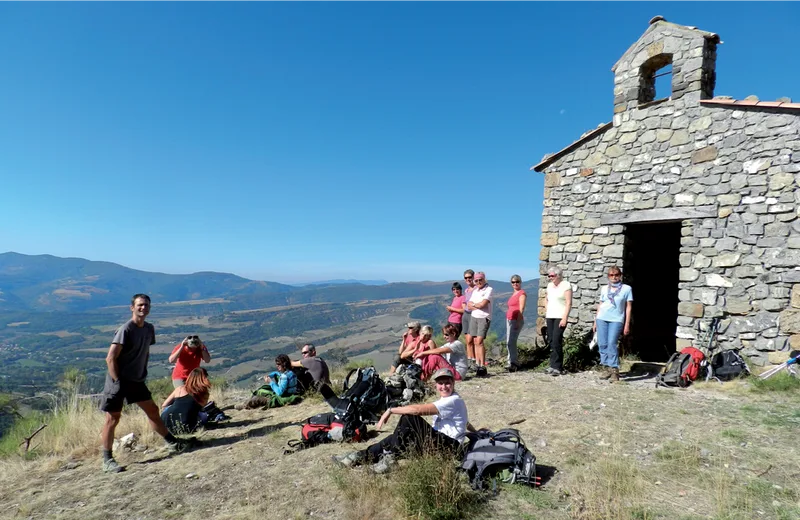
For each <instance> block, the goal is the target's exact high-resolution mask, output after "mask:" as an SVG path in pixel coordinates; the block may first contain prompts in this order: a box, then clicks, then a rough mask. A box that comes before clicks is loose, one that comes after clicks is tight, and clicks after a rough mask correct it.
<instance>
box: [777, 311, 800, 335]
mask: <svg viewBox="0 0 800 520" xmlns="http://www.w3.org/2000/svg"><path fill="white" fill-rule="evenodd" d="M778 325H779V328H780V331H781V332H783V333H784V334H800V311H796V310H793V309H786V310H785V311H782V312H781V313H780V314H779V315H778Z"/></svg>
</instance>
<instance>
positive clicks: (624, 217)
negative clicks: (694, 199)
mask: <svg viewBox="0 0 800 520" xmlns="http://www.w3.org/2000/svg"><path fill="white" fill-rule="evenodd" d="M709 217H714V218H717V207H716V206H695V207H693V208H659V209H643V210H638V211H622V212H619V213H609V214H607V215H603V216H602V217H601V218H600V223H601V224H602V225H604V226H606V225H613V224H635V223H639V222H670V221H677V220H686V219H690V218H709Z"/></svg>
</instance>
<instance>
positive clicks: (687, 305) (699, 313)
mask: <svg viewBox="0 0 800 520" xmlns="http://www.w3.org/2000/svg"><path fill="white" fill-rule="evenodd" d="M678 314H679V315H681V316H691V317H693V318H702V317H703V305H702V304H700V303H691V302H680V303H678Z"/></svg>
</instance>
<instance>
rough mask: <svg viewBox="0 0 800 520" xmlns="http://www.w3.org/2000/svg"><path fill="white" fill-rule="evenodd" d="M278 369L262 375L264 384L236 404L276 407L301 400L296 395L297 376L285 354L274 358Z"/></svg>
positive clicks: (239, 408) (248, 406) (240, 405)
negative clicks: (248, 398) (247, 398)
mask: <svg viewBox="0 0 800 520" xmlns="http://www.w3.org/2000/svg"><path fill="white" fill-rule="evenodd" d="M275 366H276V367H277V368H278V370H276V371H273V372H270V373H269V374H267V375H265V376H264V382H265V383H266V384H265V385H262V386H261V388H259V389H258V390H256V391H255V392H253V397H252V398H250V400H248V401H247V402H246V403H244V404H239V405H236V409H238V410H241V409H242V408H277V407H280V406H285V405H287V404H294V403H296V402H299V401H300V400H301V398H300V396H298V395H297V390H298V385H297V376H296V375H295V374H294V372H292V370H291V369H292V361H291V360H290V359H289V356H287V355H286V354H278V357H276V358H275Z"/></svg>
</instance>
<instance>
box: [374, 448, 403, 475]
mask: <svg viewBox="0 0 800 520" xmlns="http://www.w3.org/2000/svg"><path fill="white" fill-rule="evenodd" d="M395 464H397V461H395V460H394V455H392V454H391V453H389V454H387V455H384V456H383V457H381V460H379V461H378V462H377V463H376V464H373V465H372V471H373V472H374V473H377V474H379V475H381V474H383V473H386V472H388V471H389V470H390V469H391V468H392V466H394V465H395Z"/></svg>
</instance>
